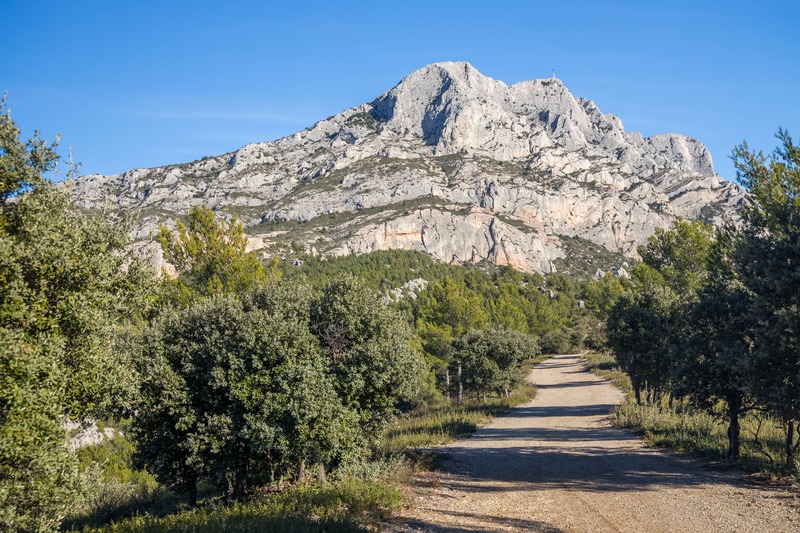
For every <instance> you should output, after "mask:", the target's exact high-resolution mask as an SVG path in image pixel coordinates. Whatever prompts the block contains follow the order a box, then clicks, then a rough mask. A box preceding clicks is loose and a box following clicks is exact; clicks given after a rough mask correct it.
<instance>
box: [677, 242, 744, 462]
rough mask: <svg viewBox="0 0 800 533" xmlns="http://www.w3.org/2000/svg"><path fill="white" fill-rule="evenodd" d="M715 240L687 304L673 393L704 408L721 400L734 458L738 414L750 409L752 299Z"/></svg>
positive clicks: (727, 253) (727, 244) (727, 248)
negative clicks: (701, 278) (704, 277)
mask: <svg viewBox="0 0 800 533" xmlns="http://www.w3.org/2000/svg"><path fill="white" fill-rule="evenodd" d="M726 237H727V236H726V235H724V234H721V235H720V238H718V239H716V241H715V243H714V246H713V247H712V253H711V255H710V256H709V261H708V273H707V276H708V278H709V279H708V282H707V283H706V285H705V286H704V287H703V288H702V289H701V290H700V291H699V293H698V295H697V300H696V301H694V302H692V303H691V304H690V305H689V313H688V314H689V316H688V321H687V326H686V328H684V329H685V336H684V339H683V340H684V342H682V343H680V348H679V350H678V352H677V353H678V356H677V357H676V361H675V368H674V374H675V376H676V392H677V393H678V394H679V395H682V396H686V397H687V398H688V399H689V400H690V401H691V402H692V403H693V404H694V405H697V406H700V407H703V408H705V409H708V410H712V409H714V408H716V406H717V405H718V404H719V403H720V402H724V404H725V406H726V412H725V414H724V417H725V418H726V419H727V420H728V423H729V426H728V436H729V448H728V454H727V456H728V459H729V460H730V461H738V460H739V455H740V450H739V436H740V427H739V418H740V417H741V416H742V415H743V414H744V413H746V412H747V411H748V410H749V409H750V408H752V406H753V404H752V398H751V395H750V394H749V385H748V379H749V377H750V375H751V372H752V371H753V368H752V366H751V365H752V363H753V361H752V349H751V348H752V345H751V343H750V340H749V338H748V331H749V317H748V314H749V310H750V305H751V297H750V294H749V293H748V291H747V290H746V289H745V288H744V287H743V286H742V284H741V283H740V282H739V280H738V279H737V278H736V276H735V275H734V273H733V271H732V269H731V268H730V267H731V265H730V250H731V241H730V239H728V238H726Z"/></svg>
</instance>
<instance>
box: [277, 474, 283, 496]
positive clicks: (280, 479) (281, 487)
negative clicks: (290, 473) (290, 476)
mask: <svg viewBox="0 0 800 533" xmlns="http://www.w3.org/2000/svg"><path fill="white" fill-rule="evenodd" d="M282 490H283V474H281V476H280V477H279V478H278V492H280V491H282Z"/></svg>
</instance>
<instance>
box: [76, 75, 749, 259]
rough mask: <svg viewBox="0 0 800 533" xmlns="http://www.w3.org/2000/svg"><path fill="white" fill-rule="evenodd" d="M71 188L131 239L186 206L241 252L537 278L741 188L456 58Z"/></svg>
mask: <svg viewBox="0 0 800 533" xmlns="http://www.w3.org/2000/svg"><path fill="white" fill-rule="evenodd" d="M73 191H74V192H75V196H76V199H77V200H78V202H79V203H80V204H81V205H83V206H84V207H87V208H97V207H100V206H104V205H108V204H109V203H110V204H111V205H116V206H117V207H118V209H120V210H133V209H135V210H139V211H140V220H141V221H142V224H141V227H140V228H139V230H138V232H137V234H136V235H135V236H136V237H137V238H139V239H146V238H147V237H148V236H149V235H150V234H151V233H152V231H153V230H154V229H155V227H156V226H157V224H159V223H163V222H167V223H171V221H174V219H175V218H176V217H179V216H183V215H185V213H186V212H187V211H188V209H189V207H190V206H191V205H193V204H196V203H201V202H202V203H206V204H208V205H210V206H211V207H213V208H215V209H217V210H219V211H221V212H223V213H225V214H227V215H233V214H235V215H237V216H239V217H240V218H241V219H242V220H243V221H244V222H245V224H246V225H247V226H248V228H249V231H250V232H251V233H252V235H253V246H255V247H259V246H262V245H263V246H266V245H269V244H275V245H278V246H280V244H281V243H284V244H285V243H290V242H294V243H298V242H299V243H304V244H306V245H307V246H308V249H309V250H310V251H315V252H318V253H332V254H342V253H360V252H365V251H369V250H377V249H388V248H410V249H415V250H422V251H426V252H428V253H430V254H432V255H434V256H436V257H438V258H440V259H442V260H445V261H478V260H486V259H488V260H491V261H494V262H497V263H499V264H509V265H513V266H515V267H517V268H521V269H523V270H538V271H544V272H550V271H553V270H556V269H559V268H564V266H563V264H562V263H559V261H562V262H563V261H566V260H567V259H569V257H570V256H571V255H576V254H577V255H580V257H583V258H584V259H585V260H586V261H593V259H592V258H591V257H596V256H597V255H598V254H601V255H602V253H603V252H602V250H605V251H606V252H605V253H618V254H625V255H628V256H631V255H633V256H635V253H636V252H635V250H636V246H637V245H638V244H639V243H641V242H643V241H644V240H646V238H647V237H648V236H649V235H650V234H652V233H653V231H654V230H655V228H656V227H666V226H669V225H670V224H671V221H672V220H673V219H674V218H675V217H677V216H682V217H684V218H706V219H708V220H712V221H713V220H719V219H720V218H726V217H732V216H735V209H736V206H737V204H738V202H739V201H740V200H741V197H742V195H743V191H742V190H741V189H740V188H738V187H737V186H735V185H733V184H731V183H728V182H725V181H724V180H721V179H720V178H719V177H718V176H717V175H716V174H715V172H714V168H713V163H712V160H711V155H710V154H709V152H708V150H707V149H706V147H705V146H704V145H703V143H701V142H700V141H697V140H695V139H691V138H688V137H685V136H682V135H677V134H662V135H655V136H652V137H648V138H644V137H643V136H642V135H641V134H640V133H638V132H626V131H625V129H624V127H623V124H622V121H621V120H620V119H619V118H618V117H617V116H615V115H613V114H610V113H609V114H604V113H603V112H602V111H600V109H598V107H597V106H596V105H595V104H594V103H593V102H592V101H591V100H588V99H585V98H576V97H574V96H573V95H572V94H571V93H570V91H569V90H568V89H567V88H566V87H565V86H564V84H563V83H562V82H561V81H560V80H558V79H556V78H543V79H535V80H530V81H524V82H519V83H514V84H512V85H507V84H505V83H504V82H502V81H498V80H494V79H492V78H490V77H488V76H484V75H483V74H481V73H480V72H479V71H478V70H476V69H475V68H474V67H473V66H472V65H470V64H469V63H463V62H462V63H435V64H432V65H428V66H426V67H423V68H421V69H419V70H417V71H415V72H412V73H411V74H409V75H408V76H406V77H405V78H403V79H402V80H401V81H400V83H398V84H397V85H396V86H395V87H393V88H392V89H390V90H389V91H387V92H385V93H384V94H382V95H380V96H379V97H378V98H376V99H375V100H374V101H372V102H370V103H366V104H363V105H361V106H358V107H355V108H352V109H349V110H346V111H343V112H342V113H339V114H338V115H335V116H333V117H330V118H328V119H325V120H322V121H320V122H318V123H316V124H315V125H314V126H312V127H310V128H308V129H306V130H303V131H301V132H298V133H296V134H294V135H291V136H289V137H285V138H283V139H278V140H276V141H274V142H264V143H255V144H250V145H247V146H245V147H243V148H242V149H240V150H237V151H236V152H235V153H232V154H225V155H221V156H216V157H209V158H203V159H202V160H200V161H195V162H191V163H185V164H179V165H171V166H168V167H163V168H155V169H139V170H132V171H128V172H126V173H124V174H120V175H114V176H98V175H94V176H84V177H82V178H80V179H78V180H77V181H76V182H75V183H74V186H73ZM576 239H577V240H576ZM576 243H578V244H576ZM576 246H578V248H580V250H579V251H576V250H577V249H576ZM587 250H591V253H589V252H587ZM578 252H580V253H578ZM587 253H588V254H589V255H586V254H587ZM581 254H582V255H581ZM590 256H591V257H590ZM584 259H581V260H582V261H583V260H584ZM618 266H619V265H594V266H593V267H592V268H591V272H594V271H595V270H596V268H598V267H600V268H606V269H610V268H616V267H618Z"/></svg>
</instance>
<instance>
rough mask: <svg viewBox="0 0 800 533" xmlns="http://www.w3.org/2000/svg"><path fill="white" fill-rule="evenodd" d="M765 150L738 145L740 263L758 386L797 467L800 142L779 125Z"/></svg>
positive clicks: (754, 383)
mask: <svg viewBox="0 0 800 533" xmlns="http://www.w3.org/2000/svg"><path fill="white" fill-rule="evenodd" d="M777 137H778V140H779V141H780V146H779V147H778V148H777V149H776V150H775V152H774V153H773V154H772V155H771V156H769V157H767V156H765V155H764V154H763V153H761V152H754V151H751V150H750V148H749V147H748V146H747V143H742V144H741V145H740V146H738V147H737V148H736V149H735V150H734V151H733V160H734V163H735V165H736V169H737V176H738V179H739V182H740V183H741V184H742V185H743V186H744V187H745V188H746V189H747V190H748V191H749V192H750V195H749V196H748V198H747V199H746V200H745V204H744V206H743V211H742V214H743V218H744V221H745V226H744V239H743V242H742V245H741V246H740V247H739V248H738V251H737V254H736V259H737V268H738V271H739V273H740V275H741V280H742V282H743V284H744V285H745V287H746V288H747V289H748V290H749V291H751V292H752V293H753V302H752V306H751V312H750V326H751V329H752V332H753V337H754V339H753V341H754V346H755V350H754V352H753V364H752V368H753V372H752V373H751V374H750V377H751V386H752V391H753V394H755V396H756V397H757V398H758V400H759V402H761V403H762V404H763V405H765V406H766V407H767V408H768V409H769V410H770V411H771V412H772V413H774V414H775V415H776V416H778V417H780V418H781V419H782V420H784V422H785V426H786V448H785V457H786V466H787V467H788V468H790V469H794V468H795V453H796V450H797V447H798V443H800V440H795V439H796V438H797V437H798V436H800V426H798V420H800V356H799V355H798V354H800V333H798V327H797V324H799V323H800V269H798V268H797V265H798V264H800V147H798V146H797V145H795V144H794V142H793V141H792V138H791V137H790V136H789V134H788V132H786V131H784V130H779V131H778V134H777Z"/></svg>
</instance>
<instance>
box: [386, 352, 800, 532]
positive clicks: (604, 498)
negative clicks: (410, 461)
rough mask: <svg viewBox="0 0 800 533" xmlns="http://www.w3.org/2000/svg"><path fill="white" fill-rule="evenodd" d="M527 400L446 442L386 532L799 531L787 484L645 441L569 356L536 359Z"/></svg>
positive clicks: (616, 396) (606, 389)
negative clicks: (618, 418)
mask: <svg viewBox="0 0 800 533" xmlns="http://www.w3.org/2000/svg"><path fill="white" fill-rule="evenodd" d="M530 379H531V381H533V382H534V383H535V384H536V385H537V387H538V393H537V395H536V398H535V399H534V400H533V401H532V402H530V403H529V404H527V405H524V406H521V407H518V408H515V409H513V410H512V411H511V412H510V413H509V414H507V415H506V416H503V417H499V418H497V419H495V420H494V421H493V422H492V423H491V424H490V425H489V426H487V427H484V428H481V429H479V430H478V431H477V432H476V433H475V434H474V435H473V436H472V437H471V438H467V439H462V440H458V441H455V442H453V443H451V444H449V445H447V446H445V447H444V448H443V451H445V452H446V453H447V454H448V455H449V456H450V459H449V460H447V461H446V462H445V465H444V469H443V471H442V472H436V473H428V474H425V475H424V476H423V477H422V478H421V479H420V483H421V488H420V489H419V494H418V495H417V497H416V502H415V507H414V508H413V509H409V510H407V511H405V512H404V513H402V514H401V515H400V516H398V517H396V518H395V519H393V520H392V522H391V523H390V524H387V525H386V530H388V531H392V532H409V531H437V532H461V533H466V532H479V531H550V532H556V531H580V532H583V531H587V532H588V531H631V532H646V531H653V532H679V531H681V532H682V531H687V532H688V531H691V532H695V531H698V532H705V531H708V532H726V531H730V532H744V531H764V532H769V533H777V532H780V531H795V532H796V531H800V513H799V512H798V508H797V502H796V501H795V499H794V498H793V497H792V496H791V495H789V494H788V493H787V492H786V491H784V490H781V489H778V488H774V487H764V486H755V485H750V484H747V483H745V482H744V481H743V479H742V475H741V474H737V473H735V472H730V471H722V472H720V471H713V470H711V469H710V468H709V467H708V466H707V465H705V464H704V463H702V462H699V461H697V460H693V459H691V458H688V457H686V456H683V455H680V454H675V453H670V452H665V451H662V450H656V449H652V448H647V447H645V446H644V444H643V443H642V440H641V439H639V438H638V437H637V436H636V435H634V434H633V433H631V432H628V431H625V430H621V429H617V428H613V427H611V426H610V425H609V422H608V413H609V411H610V410H611V408H612V407H613V406H614V405H615V404H617V403H619V402H620V401H622V394H621V393H620V392H619V391H618V390H617V389H616V388H614V387H613V386H612V385H611V384H610V383H608V382H607V381H605V380H602V379H601V378H599V377H597V376H595V375H593V374H591V373H589V372H587V371H586V370H585V369H584V367H583V365H582V363H581V360H580V356H578V355H562V356H557V357H554V358H552V359H548V360H547V361H544V362H543V363H540V364H537V365H536V368H535V369H534V371H533V372H532V374H531V377H530Z"/></svg>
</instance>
